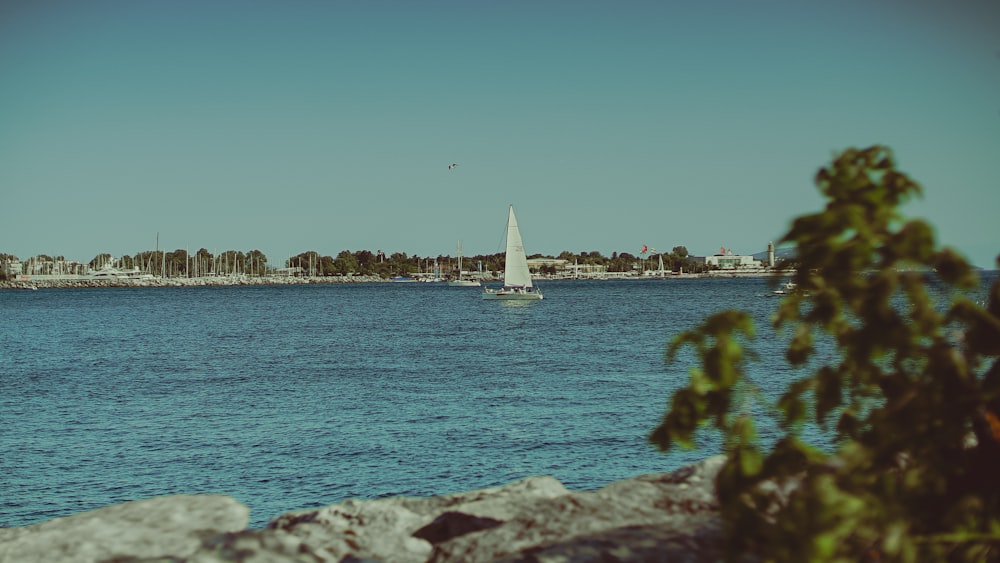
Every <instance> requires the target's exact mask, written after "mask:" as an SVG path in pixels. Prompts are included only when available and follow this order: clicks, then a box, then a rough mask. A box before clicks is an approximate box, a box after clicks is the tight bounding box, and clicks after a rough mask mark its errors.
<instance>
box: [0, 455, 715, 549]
mask: <svg viewBox="0 0 1000 563" xmlns="http://www.w3.org/2000/svg"><path fill="white" fill-rule="evenodd" d="M724 461H725V458H724V457H723V456H717V457H714V458H710V459H708V460H705V461H703V462H701V463H699V464H696V465H692V466H688V467H684V468H682V469H680V470H678V471H675V472H673V473H662V474H653V475H643V476H640V477H635V478H633V479H627V480H624V481H618V482H616V483H612V484H610V485H608V486H606V487H604V488H603V489H600V490H597V491H584V492H570V491H568V490H567V489H566V488H565V487H564V486H563V485H562V484H561V483H559V482H558V481H557V480H555V479H553V478H552V477H529V478H527V479H524V480H522V481H517V482H515V483H510V484H508V485H505V486H502V487H494V488H489V489H481V490H475V491H468V492H462V493H455V494H450V495H442V496H437V497H429V498H410V497H396V498H386V499H377V500H347V501H344V502H341V503H339V504H335V505H331V506H327V507H324V508H319V509H312V510H303V511H297V512H292V513H288V514H285V515H282V516H280V517H278V518H276V519H274V520H273V521H271V523H270V524H269V525H268V527H267V528H266V529H263V530H245V529H244V528H245V527H246V524H247V521H248V512H249V511H248V510H247V509H246V507H244V506H242V505H240V504H239V503H237V502H236V501H235V500H233V499H230V498H228V497H222V496H215V495H198V496H185V495H181V496H175V497H162V498H156V499H149V500H145V501H137V502H131V503H125V504H121V505H117V506H111V507H108V508H103V509H100V510H95V511H93V512H87V513H84V514H78V515H76V516H71V517H68V518H60V519H57V520H52V521H50V522H45V523H43V524H36V525H34V526H27V527H25V528H15V529H9V530H5V529H0V563H6V562H8V561H10V562H13V561H17V562H21V561H56V562H58V561H118V562H125V561H128V562H135V561H144V562H146V563H152V562H157V563H182V562H183V563H219V562H223V561H239V562H244V563H258V562H259V563H263V562H268V563H270V562H275V563H280V562H295V563H327V562H329V563H340V562H344V563H347V562H358V563H360V562H364V561H384V562H389V563H392V562H402V563H407V562H422V561H433V562H436V563H443V562H453V561H509V562H513V561H525V562H527V561H572V562H589V561H594V562H597V561H601V562H603V561H627V562H638V561H651V560H653V561H660V560H670V561H688V562H702V561H717V560H720V559H721V551H720V550H721V547H722V524H721V521H720V519H719V515H718V506H717V502H716V495H715V476H716V474H717V473H718V471H719V469H720V467H721V466H722V464H723V463H724Z"/></svg>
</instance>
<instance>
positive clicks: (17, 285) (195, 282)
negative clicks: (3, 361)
mask: <svg viewBox="0 0 1000 563" xmlns="http://www.w3.org/2000/svg"><path fill="white" fill-rule="evenodd" d="M384 281H388V280H385V279H383V278H380V277H379V276H322V277H319V276H315V277H290V276H210V277H199V278H157V277H144V278H143V277H115V276H80V277H62V276H60V277H56V276H52V277H46V276H30V277H28V276H21V279H17V280H13V281H5V282H0V289H43V288H44V289H60V288H63V289H65V288H81V287H204V286H233V285H293V284H324V283H325V284H330V283H364V282H384Z"/></svg>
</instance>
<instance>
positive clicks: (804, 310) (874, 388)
mask: <svg viewBox="0 0 1000 563" xmlns="http://www.w3.org/2000/svg"><path fill="white" fill-rule="evenodd" d="M816 183H817V186H818V187H819V189H820V190H821V192H822V194H823V195H824V196H825V198H826V200H827V204H826V206H825V209H823V210H822V211H821V212H818V213H814V214H811V215H806V216H803V217H800V218H798V219H797V220H795V221H794V223H793V224H792V227H791V229H790V230H789V232H788V233H787V234H786V235H785V236H784V239H783V241H782V242H787V243H792V244H794V245H795V246H796V247H797V249H798V256H799V258H798V260H799V262H798V266H797V269H796V270H795V274H794V276H795V280H794V281H795V282H796V283H797V284H798V288H799V290H800V291H798V292H797V293H794V294H793V295H791V296H789V297H788V298H786V299H785V300H784V301H783V302H782V303H781V304H780V306H779V308H778V311H777V314H776V316H775V321H774V322H775V326H776V327H781V328H783V329H784V328H788V329H790V331H789V333H790V341H789V345H788V348H787V356H786V359H787V361H788V362H789V363H790V364H791V365H793V366H796V367H797V368H798V369H800V370H801V371H802V372H804V373H806V374H807V375H806V376H805V377H803V378H802V379H799V380H797V381H794V382H792V383H791V384H790V385H789V387H788V389H787V391H786V393H785V394H784V395H783V396H782V397H781V398H780V400H779V401H778V403H777V405H776V408H777V411H776V412H778V416H779V420H780V421H781V422H782V428H783V431H784V435H783V436H782V437H781V438H780V439H779V440H778V441H777V443H776V444H774V445H773V446H772V447H771V448H769V449H768V450H765V449H764V448H763V447H762V446H761V444H760V443H759V441H758V440H757V439H756V436H755V427H754V420H753V419H752V418H751V417H750V416H748V415H746V414H744V413H742V407H743V402H744V399H745V398H746V397H747V396H748V389H749V390H750V391H749V394H753V392H752V386H750V385H749V383H748V381H747V379H746V377H745V373H744V367H745V364H746V361H747V359H746V356H747V353H746V352H745V351H744V343H745V342H746V341H747V340H749V339H750V338H751V337H752V336H753V326H752V323H751V322H750V318H749V317H748V316H747V315H746V314H744V313H740V312H734V311H728V312H723V313H719V314H717V315H714V316H712V317H710V318H709V319H707V320H706V321H705V323H704V324H702V325H701V326H700V327H698V328H696V329H694V330H692V331H689V332H687V333H684V334H682V335H680V336H679V337H677V338H676V339H675V340H674V341H673V342H672V343H671V344H670V346H669V347H668V352H667V357H668V360H670V359H676V357H677V354H678V352H679V351H680V350H681V349H682V348H685V347H692V348H693V349H694V351H695V352H696V353H697V355H698V356H699V357H700V361H701V367H700V368H695V369H692V370H691V375H690V382H689V384H688V386H687V387H686V388H683V389H680V390H679V391H678V392H677V393H675V394H674V396H673V398H672V402H671V405H670V408H669V410H668V412H667V413H666V414H665V416H664V418H663V420H662V422H661V424H660V425H659V426H658V427H657V428H655V429H654V430H653V432H652V433H651V435H650V440H651V441H652V442H653V443H654V444H656V445H657V446H658V447H659V448H661V449H663V450H667V449H669V448H670V447H672V445H673V444H680V445H690V444H691V443H692V438H693V436H694V434H695V433H696V432H697V430H698V428H699V426H701V425H702V424H703V423H706V422H711V423H712V424H714V426H716V427H717V428H719V429H720V430H721V431H722V432H723V435H724V436H725V440H726V455H727V457H728V459H727V463H726V464H725V466H724V468H723V469H722V471H721V472H720V473H719V476H718V480H717V486H718V493H719V500H720V505H721V511H722V517H723V519H724V522H725V526H726V531H727V551H728V553H729V555H730V557H731V558H733V559H735V558H737V557H742V556H745V555H747V554H754V555H756V556H757V557H759V558H761V559H763V560H779V561H810V560H823V561H827V560H846V561H858V560H866V559H867V560H901V561H915V560H933V561H941V560H955V561H982V560H997V559H1000V485H998V477H1000V417H998V415H1000V361H998V360H997V356H998V355H1000V282H998V283H995V284H994V285H993V286H992V287H991V288H990V290H989V291H990V293H989V299H988V303H987V304H986V306H985V307H983V306H981V305H979V304H977V303H974V302H972V301H971V300H969V299H968V298H966V297H964V296H962V295H961V291H956V290H962V289H968V288H972V287H974V286H975V285H976V284H977V283H978V279H977V276H976V275H975V274H974V272H973V271H972V269H971V268H970V267H969V265H968V264H967V263H966V262H965V261H964V260H963V259H962V258H961V257H959V256H958V255H957V254H956V253H955V252H954V251H952V250H949V249H938V248H936V246H935V242H934V240H933V233H932V229H931V227H930V226H929V225H928V224H927V223H925V222H923V221H920V220H910V221H904V220H903V218H902V217H901V216H900V215H899V213H898V212H897V209H896V208H897V206H899V205H900V204H901V203H903V202H905V201H906V200H907V199H908V198H910V197H912V196H913V195H919V193H920V188H919V186H918V185H917V184H916V183H915V182H914V181H912V180H911V179H910V178H908V177H907V176H906V175H904V174H903V173H901V172H899V171H897V170H896V169H895V164H894V162H893V159H892V155H891V153H890V152H889V150H888V149H887V148H884V147H880V146H874V147H870V148H867V149H863V150H858V149H849V150H846V151H844V152H843V153H842V154H840V155H839V156H837V157H836V158H835V160H834V161H833V162H832V164H831V165H830V166H828V167H826V168H823V169H821V170H820V171H819V172H818V173H817V175H816ZM921 270H922V271H921ZM931 270H933V272H934V275H933V276H931V275H929V274H928V272H929V271H931ZM928 280H933V282H929V281H928ZM928 283H936V284H939V285H940V287H941V288H942V289H945V290H948V291H949V292H950V295H952V297H950V301H949V302H948V303H946V304H936V303H935V302H934V300H933V299H931V297H930V296H929V293H928V286H927V284H928ZM821 341H823V342H824V343H826V342H830V343H832V344H833V345H834V346H835V347H836V349H837V352H836V353H835V354H818V353H817V349H819V348H820V343H821ZM832 348H833V346H831V349H832ZM754 398H756V399H760V397H758V396H756V395H754ZM807 417H812V418H813V419H814V420H815V421H816V422H817V423H818V424H821V425H832V428H833V429H834V430H835V432H836V436H837V438H838V442H837V447H836V451H835V452H833V453H827V452H822V451H820V450H818V449H817V448H814V447H812V446H810V445H808V444H806V443H804V442H803V440H802V439H801V437H800V428H801V426H802V424H803V423H804V422H805V421H806V419H807ZM776 485H777V486H776Z"/></svg>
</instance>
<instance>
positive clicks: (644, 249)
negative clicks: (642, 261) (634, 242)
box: [639, 244, 649, 254]
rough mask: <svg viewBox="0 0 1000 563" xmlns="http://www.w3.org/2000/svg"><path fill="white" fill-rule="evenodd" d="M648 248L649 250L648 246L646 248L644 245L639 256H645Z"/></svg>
mask: <svg viewBox="0 0 1000 563" xmlns="http://www.w3.org/2000/svg"><path fill="white" fill-rule="evenodd" d="M648 248H649V247H648V246H646V245H645V244H644V245H642V251H641V252H639V254H645V253H646V249H648Z"/></svg>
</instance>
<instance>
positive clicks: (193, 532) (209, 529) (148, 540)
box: [0, 495, 250, 563]
mask: <svg viewBox="0 0 1000 563" xmlns="http://www.w3.org/2000/svg"><path fill="white" fill-rule="evenodd" d="M249 521H250V510H249V509H248V508H247V507H246V506H244V505H242V504H240V503H239V502H237V501H236V500H235V499H232V498H230V497H227V496H224V495H175V496H166V497H156V498H151V499H145V500H138V501H133V502H126V503H123V504H117V505H113V506H108V507H105V508H100V509H97V510H92V511H90V512H83V513H80V514H74V515H73V516H67V517H65V518H56V519H54V520H49V521H48V522H43V523H41V524H35V525H32V526H25V527H23V528H10V529H0V562H3V563H8V562H10V563H14V562H17V563H21V562H25V561H44V562H53V563H56V562H61V561H66V562H74V563H77V562H87V561H104V560H109V559H110V560H135V559H149V558H159V557H186V556H188V555H191V554H193V553H195V552H196V551H197V550H198V549H200V548H201V546H202V542H203V540H204V539H205V538H209V537H213V536H216V535H218V534H219V533H221V532H229V531H236V530H242V529H244V528H246V526H247V524H248V523H249Z"/></svg>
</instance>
